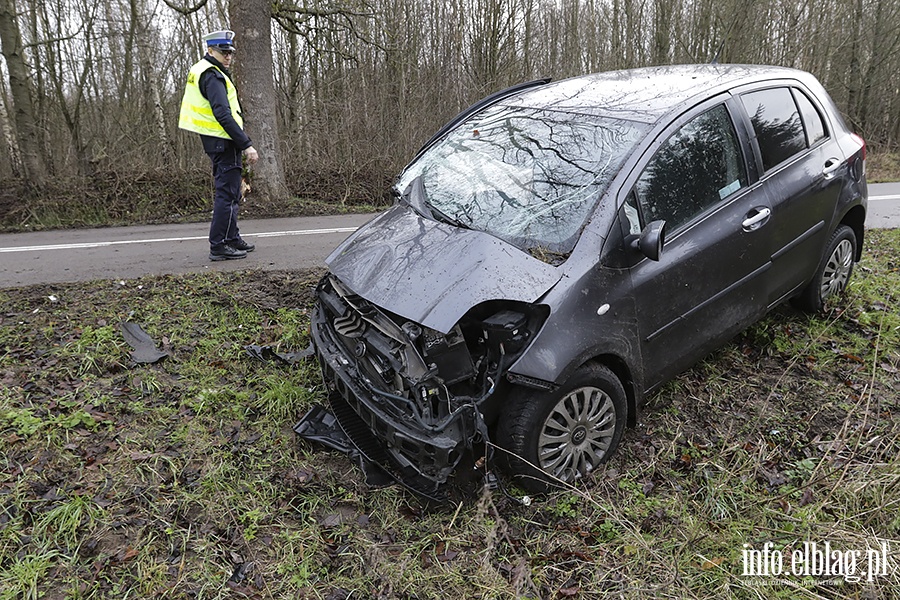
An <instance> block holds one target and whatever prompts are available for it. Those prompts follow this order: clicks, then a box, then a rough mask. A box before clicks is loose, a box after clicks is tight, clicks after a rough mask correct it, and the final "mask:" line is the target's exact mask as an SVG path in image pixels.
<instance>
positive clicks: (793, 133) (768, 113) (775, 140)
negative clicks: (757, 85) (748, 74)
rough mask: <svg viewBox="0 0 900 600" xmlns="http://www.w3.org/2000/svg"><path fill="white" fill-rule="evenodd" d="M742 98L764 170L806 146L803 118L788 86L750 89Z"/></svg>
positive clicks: (776, 164) (778, 163)
mask: <svg viewBox="0 0 900 600" xmlns="http://www.w3.org/2000/svg"><path fill="white" fill-rule="evenodd" d="M741 102H743V104H744V108H745V109H746V110H747V114H748V115H750V121H751V122H752V123H753V130H754V132H755V133H756V140H757V142H758V143H759V151H760V153H761V154H762V160H763V168H764V169H765V170H766V171H768V170H770V169H772V168H773V167H776V166H778V165H780V164H781V163H783V162H784V161H786V160H787V159H789V158H790V157H792V156H794V155H795V154H797V153H798V152H801V151H802V150H804V149H806V134H805V133H804V131H803V122H802V121H801V120H800V112H799V110H798V109H797V104H796V103H795V102H794V98H793V96H792V95H791V91H790V90H789V89H788V88H786V87H781V88H772V89H768V90H760V91H758V92H749V93H747V94H743V95H742V96H741Z"/></svg>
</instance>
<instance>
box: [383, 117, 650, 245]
mask: <svg viewBox="0 0 900 600" xmlns="http://www.w3.org/2000/svg"><path fill="white" fill-rule="evenodd" d="M648 128H649V126H648V125H645V124H642V123H637V122H634V121H626V120H616V119H610V118H603V117H596V116H590V115H581V114H572V113H564V112H554V111H546V110H540V109H528V108H521V107H516V108H513V107H505V106H493V107H490V108H488V109H486V110H484V111H482V112H480V113H479V114H477V115H475V116H474V117H473V118H472V119H470V120H468V121H466V122H464V123H462V124H461V125H460V126H458V127H457V128H455V129H454V130H452V131H450V132H449V133H448V134H447V135H446V136H445V137H444V138H443V139H441V140H440V141H438V142H436V143H435V144H434V145H433V146H432V147H431V148H429V149H428V150H427V151H426V152H425V153H424V154H422V156H420V157H419V159H418V160H416V161H415V162H414V163H412V164H411V165H410V166H409V167H408V168H407V169H406V170H405V171H404V172H403V173H402V174H401V176H400V180H399V182H398V184H397V187H398V188H399V190H400V191H403V190H405V189H406V188H407V186H409V184H410V183H411V182H412V181H413V180H415V179H416V178H417V177H420V176H421V177H422V183H423V184H424V188H425V198H424V200H425V202H426V203H427V204H428V205H430V206H431V207H432V208H434V209H436V210H437V211H440V213H442V214H443V215H444V216H446V217H449V219H450V220H452V221H455V222H457V223H458V224H459V225H461V226H463V227H468V228H470V229H476V230H479V231H484V232H486V233H489V234H491V235H494V236H496V237H498V238H500V239H503V240H505V241H507V242H509V243H511V244H513V245H515V246H517V247H519V248H521V249H523V250H526V251H533V250H535V249H540V250H544V251H548V252H551V253H557V254H563V255H565V254H568V253H570V252H571V251H572V248H573V247H574V246H575V242H576V241H577V240H578V236H579V234H580V232H581V228H582V226H583V225H584V223H585V221H586V220H587V218H588V216H589V215H590V214H591V212H592V211H593V210H594V208H595V206H596V203H597V201H598V200H599V198H600V196H601V195H602V194H603V192H604V191H605V190H606V188H607V186H608V185H609V183H610V181H611V180H612V178H613V177H614V176H615V174H616V172H617V171H618V169H619V167H620V166H621V164H622V162H623V161H624V160H625V157H626V156H627V155H628V153H629V151H630V150H631V148H632V147H633V146H634V144H635V143H636V142H637V140H638V139H640V138H641V137H642V136H643V135H644V134H645V133H646V131H647V129H648Z"/></svg>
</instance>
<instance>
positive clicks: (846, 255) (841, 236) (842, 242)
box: [793, 225, 856, 313]
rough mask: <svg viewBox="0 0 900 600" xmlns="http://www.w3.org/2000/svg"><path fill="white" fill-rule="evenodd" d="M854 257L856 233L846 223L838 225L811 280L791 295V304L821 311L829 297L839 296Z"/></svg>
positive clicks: (843, 288) (812, 310)
mask: <svg viewBox="0 0 900 600" xmlns="http://www.w3.org/2000/svg"><path fill="white" fill-rule="evenodd" d="M855 260H856V234H855V233H854V232H853V230H852V229H851V228H850V227H847V226H846V225H839V226H838V228H837V229H835V230H834V233H833V234H831V240H829V242H828V245H827V246H825V252H824V254H823V255H822V260H821V262H820V263H819V267H818V268H817V269H816V274H815V275H814V276H813V278H812V281H810V282H809V285H807V286H806V287H805V288H804V289H803V291H802V292H800V294H799V295H798V296H796V297H795V298H794V300H793V303H794V306H796V307H797V308H799V309H800V310H803V311H806V312H811V313H816V312H819V311H821V310H822V309H823V308H824V307H825V302H827V301H828V299H829V298H833V297H836V296H840V295H841V294H842V293H843V292H844V290H845V289H847V283H849V281H850V276H851V275H852V274H853V262H854V261H855Z"/></svg>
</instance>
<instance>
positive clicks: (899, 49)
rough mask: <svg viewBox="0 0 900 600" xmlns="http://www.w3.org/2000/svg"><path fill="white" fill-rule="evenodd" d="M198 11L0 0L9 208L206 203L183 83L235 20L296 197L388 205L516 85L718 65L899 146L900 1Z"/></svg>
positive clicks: (256, 102)
mask: <svg viewBox="0 0 900 600" xmlns="http://www.w3.org/2000/svg"><path fill="white" fill-rule="evenodd" d="M192 1H193V0H163V1H162V2H159V1H158V0H0V40H2V44H3V46H2V50H3V59H2V60H0V181H3V182H6V183H5V185H3V186H2V187H3V192H2V193H0V196H2V195H3V194H5V195H6V196H7V200H8V201H7V204H8V205H10V206H12V202H13V200H12V199H11V198H10V194H12V193H13V192H15V193H17V194H19V197H18V198H17V200H16V205H15V206H16V207H17V208H18V210H19V211H20V212H21V210H22V208H23V206H25V205H27V203H28V202H29V198H31V199H36V198H39V197H40V196H41V195H54V194H55V195H57V196H59V195H62V196H66V195H67V194H71V195H75V194H78V193H86V194H90V195H92V196H94V195H96V198H97V200H96V202H95V203H99V204H103V203H104V202H108V203H114V202H120V201H122V198H121V197H122V196H127V198H125V202H126V204H127V201H129V199H132V201H133V198H135V197H163V196H165V195H166V194H167V193H168V194H169V195H170V196H177V195H178V194H187V195H191V194H195V195H196V193H197V192H196V188H186V187H183V186H182V187H179V186H180V185H181V184H182V183H184V184H185V185H186V184H189V183H198V184H199V186H200V188H201V190H202V188H203V186H204V185H208V178H209V175H208V159H207V158H206V157H205V156H204V155H203V153H202V151H201V148H200V144H199V141H198V140H197V139H196V136H195V135H193V134H187V133H185V132H182V131H179V130H178V129H177V120H178V119H177V116H178V110H179V106H180V101H181V95H182V92H183V86H184V78H185V74H186V72H187V70H188V68H189V67H190V65H191V64H193V63H194V62H196V60H197V59H198V58H199V57H200V56H201V44H200V41H199V40H200V38H201V35H202V34H203V33H205V32H207V31H209V30H213V29H217V28H220V27H223V26H226V25H227V24H229V23H232V27H231V28H232V29H236V30H238V27H235V26H233V22H234V21H236V20H240V21H241V22H242V23H244V24H245V26H244V27H242V28H240V31H239V35H238V37H237V39H236V42H237V46H238V54H237V55H236V59H235V66H234V71H235V79H236V81H237V83H238V88H239V91H240V92H241V95H242V99H246V97H247V96H248V95H250V94H253V93H255V92H256V91H257V89H256V88H257V87H258V86H257V85H254V84H255V82H256V81H257V78H258V76H259V75H260V74H263V75H268V73H267V71H268V68H271V75H272V81H273V83H274V89H273V90H272V93H271V94H268V95H264V96H262V97H256V98H253V101H252V102H250V104H251V105H253V106H262V107H263V109H264V110H259V109H257V111H256V114H254V111H247V112H248V115H247V125H246V126H247V129H248V132H249V133H250V135H251V137H253V138H254V141H255V142H256V141H258V140H259V139H260V138H263V139H267V140H274V142H272V143H273V144H274V145H276V146H277V150H278V151H277V152H274V151H271V150H272V149H271V148H263V149H261V153H262V154H264V155H265V154H266V152H265V150H266V149H269V150H270V152H269V154H276V155H278V156H279V157H280V163H278V165H277V168H278V169H279V170H280V171H281V172H283V173H284V175H285V180H286V183H287V187H288V190H289V193H290V194H291V195H293V196H299V197H304V196H308V197H314V198H320V199H330V200H332V201H337V202H346V201H347V200H348V198H349V199H350V200H352V201H354V202H371V203H374V204H377V203H378V202H379V200H380V199H381V198H382V197H383V195H384V192H385V191H386V190H387V188H388V186H389V184H390V182H391V177H392V176H393V175H394V174H396V172H397V171H398V170H399V169H400V168H402V166H403V165H404V164H405V162H406V161H407V160H408V159H409V158H410V157H411V156H412V155H413V154H414V153H415V151H416V150H417V149H418V148H419V147H420V145H421V144H422V143H423V142H425V141H426V140H427V139H428V138H429V137H430V136H431V134H432V133H433V132H434V131H435V130H436V129H437V128H438V127H439V126H440V125H441V124H442V123H443V122H445V121H446V120H447V119H448V118H450V117H452V116H453V115H454V114H456V113H457V112H458V111H459V110H461V109H462V108H464V107H465V106H467V105H469V104H471V103H472V102H474V101H476V100H477V99H479V98H481V97H483V96H485V95H487V94H489V93H491V92H493V91H496V90H498V89H500V88H503V87H506V86H508V85H511V84H514V83H518V82H521V81H525V80H530V79H535V78H538V77H544V76H549V77H552V78H554V79H560V78H564V77H569V76H574V75H579V74H584V73H590V72H597V71H606V70H612V69H620V68H630V67H639V66H647V65H660V64H676V63H691V62H701V63H702V62H709V61H710V60H711V59H713V57H715V56H718V61H719V62H722V63H758V64H774V65H782V66H788V67H796V68H800V69H804V70H807V71H810V72H812V73H813V74H815V75H816V76H817V77H818V78H819V79H820V81H822V83H823V84H824V85H825V87H826V89H828V91H829V92H830V94H831V95H832V97H833V98H834V100H835V102H836V103H837V104H838V106H839V107H840V109H841V110H842V112H843V113H844V115H845V117H846V119H847V120H848V122H849V123H850V124H851V127H852V128H853V129H854V130H856V131H857V132H858V133H860V134H861V135H862V136H863V137H864V138H865V139H866V141H867V142H868V144H869V147H870V150H871V151H872V152H875V153H879V152H891V151H895V150H896V149H897V148H898V147H900V93H898V90H900V0H817V1H816V2H813V1H812V0H308V1H304V2H302V3H300V4H292V3H289V2H287V1H286V0H274V2H272V1H270V0H232V1H231V3H230V4H231V6H229V3H228V1H227V0H199V1H198V3H197V4H194V5H189V4H188V2H192ZM181 2H184V4H180V3H181ZM248 11H251V12H252V11H256V12H257V13H260V14H263V16H264V21H263V22H264V23H265V24H266V25H269V31H265V26H266V25H263V26H261V27H255V26H254V27H255V28H254V27H250V28H248V27H247V26H246V14H247V12H248ZM248 32H250V33H249V34H248ZM242 34H243V39H242V37H241V35H242ZM258 36H270V37H271V40H270V41H271V44H268V43H266V44H264V46H265V47H269V46H270V47H271V54H272V58H271V60H270V59H269V58H268V57H267V56H265V54H264V53H261V52H258V51H248V47H249V48H259V47H260V46H259V40H258V39H254V38H256V37H258ZM264 41H266V42H268V41H269V40H264ZM242 52H243V53H242ZM261 59H262V60H264V61H265V62H264V63H263V64H261V62H260V61H261ZM247 104H248V103H247V102H245V109H247ZM260 112H266V113H267V114H270V116H271V121H266V120H264V119H257V117H258V116H260V115H259V113H260ZM273 124H274V125H273ZM257 148H258V149H259V146H258V145H257ZM29 164H31V168H29ZM3 204H4V203H3V202H2V199H0V208H2V207H3V206H2V205H3ZM123 210H124V209H123ZM126 212H127V211H126ZM22 218H23V219H25V220H27V218H28V217H27V215H25V216H23V217H22Z"/></svg>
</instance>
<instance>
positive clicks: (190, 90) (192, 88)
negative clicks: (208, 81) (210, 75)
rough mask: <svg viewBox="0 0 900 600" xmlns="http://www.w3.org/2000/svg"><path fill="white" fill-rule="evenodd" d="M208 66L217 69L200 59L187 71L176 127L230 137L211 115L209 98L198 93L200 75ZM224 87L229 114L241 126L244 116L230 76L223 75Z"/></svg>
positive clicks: (220, 136)
mask: <svg viewBox="0 0 900 600" xmlns="http://www.w3.org/2000/svg"><path fill="white" fill-rule="evenodd" d="M209 68H213V69H218V70H219V72H220V73H222V75H225V73H223V72H222V70H221V69H219V68H218V67H217V66H216V65H214V64H212V63H211V62H209V61H207V60H205V59H201V60H200V62H198V63H197V64H195V65H194V66H193V67H191V70H190V71H188V78H187V85H185V87H184V97H183V98H182V99H181V114H180V115H179V117H178V127H180V128H181V129H187V130H188V131H193V132H195V133H200V134H203V135H210V136H213V137H218V138H225V139H227V140H230V139H231V136H230V135H228V133H226V131H225V129H224V128H223V127H222V125H220V124H219V122H218V121H217V120H216V117H215V115H213V111H212V107H211V106H210V105H209V100H207V99H206V98H204V97H203V94H201V93H200V75H202V74H203V72H204V71H206V70H207V69H209ZM225 89H226V91H227V92H228V105H229V106H230V107H231V116H232V117H234V120H235V121H236V122H237V124H238V125H239V126H240V127H241V128H243V127H244V118H243V117H242V116H241V105H240V102H239V101H238V97H237V89H236V88H235V87H234V84H233V83H232V82H231V78H230V77H228V75H225Z"/></svg>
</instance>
